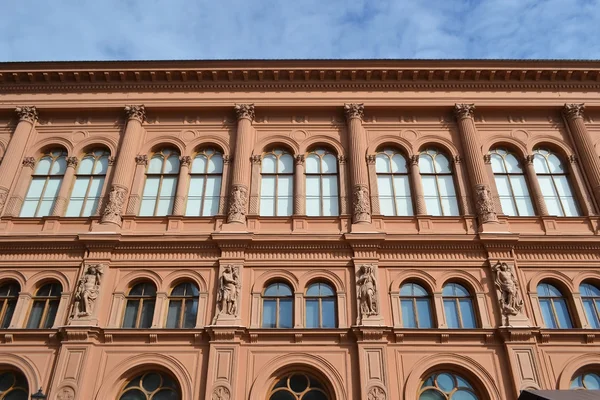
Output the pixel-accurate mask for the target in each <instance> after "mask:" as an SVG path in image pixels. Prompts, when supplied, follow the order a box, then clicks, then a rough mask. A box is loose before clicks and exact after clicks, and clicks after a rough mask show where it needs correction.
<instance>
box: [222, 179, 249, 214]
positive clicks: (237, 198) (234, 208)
mask: <svg viewBox="0 0 600 400" xmlns="http://www.w3.org/2000/svg"><path fill="white" fill-rule="evenodd" d="M247 205H248V188H247V187H246V186H244V185H233V188H232V189H231V195H230V196H229V213H228V214H227V222H241V223H245V222H246V208H247Z"/></svg>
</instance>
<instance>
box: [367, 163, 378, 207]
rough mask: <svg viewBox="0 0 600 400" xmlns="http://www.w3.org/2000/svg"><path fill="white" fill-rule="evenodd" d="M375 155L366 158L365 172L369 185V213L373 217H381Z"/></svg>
mask: <svg viewBox="0 0 600 400" xmlns="http://www.w3.org/2000/svg"><path fill="white" fill-rule="evenodd" d="M376 162H377V154H369V155H368V156H367V172H368V174H369V185H370V187H371V198H370V200H371V212H372V213H373V215H381V205H380V204H379V188H378V187H377V169H376V165H375V163H376Z"/></svg>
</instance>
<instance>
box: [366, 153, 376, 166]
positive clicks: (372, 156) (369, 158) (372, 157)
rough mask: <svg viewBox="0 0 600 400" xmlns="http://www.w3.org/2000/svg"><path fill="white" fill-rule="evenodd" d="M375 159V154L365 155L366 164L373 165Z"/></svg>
mask: <svg viewBox="0 0 600 400" xmlns="http://www.w3.org/2000/svg"><path fill="white" fill-rule="evenodd" d="M376 161H377V154H368V155H367V164H369V165H374V164H375V162H376Z"/></svg>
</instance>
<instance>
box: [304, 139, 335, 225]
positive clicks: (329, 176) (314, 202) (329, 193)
mask: <svg viewBox="0 0 600 400" xmlns="http://www.w3.org/2000/svg"><path fill="white" fill-rule="evenodd" d="M337 172H338V168H337V158H336V156H335V154H332V153H331V152H329V151H327V150H325V149H316V150H313V151H311V152H310V153H308V155H307V156H306V172H305V174H306V215H309V216H334V215H339V203H340V200H339V194H338V176H337Z"/></svg>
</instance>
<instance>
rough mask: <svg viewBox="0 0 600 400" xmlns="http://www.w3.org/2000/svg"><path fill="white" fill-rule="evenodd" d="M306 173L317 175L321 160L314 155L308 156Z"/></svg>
mask: <svg viewBox="0 0 600 400" xmlns="http://www.w3.org/2000/svg"><path fill="white" fill-rule="evenodd" d="M305 162H306V173H311V174H318V173H319V172H321V169H320V168H319V165H320V163H321V159H320V158H319V157H318V156H316V155H315V154H309V155H308V156H307V157H306V161H305Z"/></svg>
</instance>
